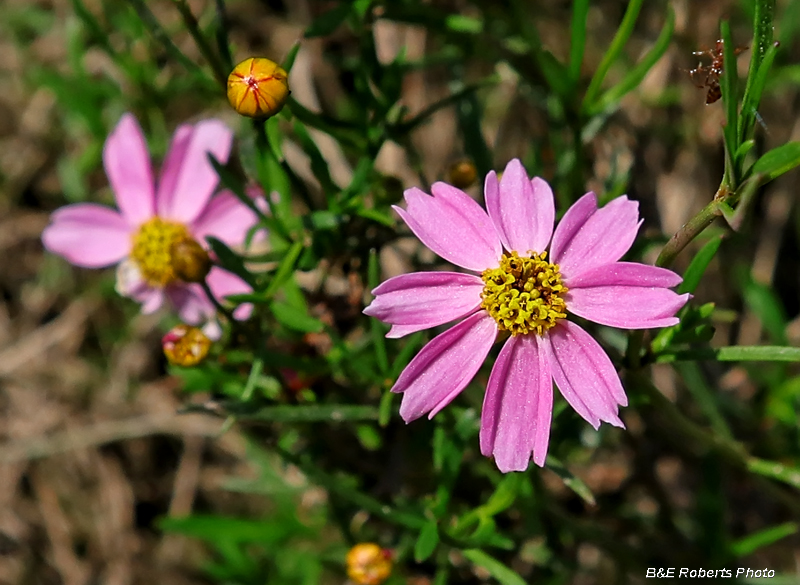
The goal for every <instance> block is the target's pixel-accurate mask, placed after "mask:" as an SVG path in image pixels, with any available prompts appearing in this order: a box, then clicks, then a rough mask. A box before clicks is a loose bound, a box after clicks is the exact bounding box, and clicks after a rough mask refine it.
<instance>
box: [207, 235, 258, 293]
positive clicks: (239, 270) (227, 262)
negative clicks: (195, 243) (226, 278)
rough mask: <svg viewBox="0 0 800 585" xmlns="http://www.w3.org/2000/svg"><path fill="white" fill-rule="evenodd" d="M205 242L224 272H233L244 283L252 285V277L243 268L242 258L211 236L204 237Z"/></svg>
mask: <svg viewBox="0 0 800 585" xmlns="http://www.w3.org/2000/svg"><path fill="white" fill-rule="evenodd" d="M206 242H208V245H209V246H210V247H211V250H213V252H214V254H216V256H217V258H219V264H220V266H222V267H223V268H225V270H228V271H229V272H233V273H234V274H235V275H236V276H239V277H240V278H242V279H243V280H244V281H245V282H248V283H250V284H252V281H253V275H252V274H250V271H249V270H247V268H245V265H244V261H243V260H242V257H241V256H239V255H238V254H237V253H236V252H234V251H233V250H231V249H230V248H229V247H228V246H227V244H225V242H222V241H221V240H218V239H217V238H214V237H212V236H206Z"/></svg>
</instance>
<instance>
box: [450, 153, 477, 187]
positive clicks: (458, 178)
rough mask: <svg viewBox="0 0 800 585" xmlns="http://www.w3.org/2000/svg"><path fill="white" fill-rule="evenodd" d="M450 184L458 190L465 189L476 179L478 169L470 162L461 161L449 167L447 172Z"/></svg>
mask: <svg viewBox="0 0 800 585" xmlns="http://www.w3.org/2000/svg"><path fill="white" fill-rule="evenodd" d="M447 174H448V179H449V182H450V184H451V185H452V186H453V187H458V188H459V189H466V188H467V187H469V186H470V185H472V183H474V182H475V179H477V178H478V169H476V168H475V165H474V164H473V163H472V161H471V160H468V159H462V160H460V161H458V162H455V163H453V164H452V165H450V169H449V170H448V172H447Z"/></svg>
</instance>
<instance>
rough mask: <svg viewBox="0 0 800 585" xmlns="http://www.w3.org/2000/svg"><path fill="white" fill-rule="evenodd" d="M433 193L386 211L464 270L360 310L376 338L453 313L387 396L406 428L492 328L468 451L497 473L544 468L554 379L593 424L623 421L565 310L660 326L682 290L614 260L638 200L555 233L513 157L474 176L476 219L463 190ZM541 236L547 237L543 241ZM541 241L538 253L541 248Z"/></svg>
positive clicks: (464, 368) (408, 286)
mask: <svg viewBox="0 0 800 585" xmlns="http://www.w3.org/2000/svg"><path fill="white" fill-rule="evenodd" d="M431 190H432V192H433V196H429V195H428V194H426V193H424V192H423V191H421V190H420V189H416V188H414V189H408V190H407V191H406V192H405V200H406V203H407V209H405V210H404V209H402V208H399V207H395V210H396V211H397V213H398V214H399V215H400V217H401V218H402V219H403V220H404V221H405V222H406V224H407V225H408V227H409V228H411V231H412V232H414V234H415V235H416V236H417V237H418V238H419V239H420V240H421V241H422V243H423V244H425V245H426V246H427V247H428V248H430V249H431V250H432V251H434V252H436V253H437V254H438V255H439V256H441V257H442V258H444V259H445V260H447V261H449V262H452V263H453V264H455V265H457V266H460V267H462V268H464V269H466V270H469V271H471V272H473V273H476V274H463V273H457V272H415V273H411V274H403V275H400V276H396V277H394V278H390V279H389V280H387V281H386V282H384V283H383V284H381V285H380V286H378V287H377V288H376V289H375V290H373V291H372V292H373V294H374V295H375V299H374V300H373V301H372V303H371V304H370V305H369V306H368V307H367V308H366V309H364V312H365V313H366V314H367V315H371V316H373V317H377V318H379V319H381V320H382V321H385V322H387V323H390V324H391V325H392V328H391V330H390V331H389V333H388V334H387V337H402V336H403V335H407V334H409V333H412V332H415V331H420V330H422V329H427V328H429V327H435V326H437V325H442V324H444V323H447V322H450V321H453V320H456V319H462V321H461V322H460V323H458V324H457V325H454V326H453V327H451V328H450V329H448V330H447V331H445V332H444V333H441V334H440V335H438V336H436V337H435V338H433V339H432V340H431V341H430V342H429V343H428V344H427V345H426V346H425V347H423V348H422V350H420V352H419V353H418V354H417V355H416V356H415V357H414V359H413V360H411V363H409V364H408V366H406V368H405V370H403V372H402V373H401V374H400V376H399V378H398V379H397V382H396V383H395V385H394V387H393V388H392V391H393V392H402V393H403V400H402V403H401V405H400V415H401V416H402V417H403V419H404V420H405V421H406V422H409V421H412V420H414V419H416V418H418V417H420V416H422V415H423V414H426V413H429V418H430V417H433V416H434V415H435V414H436V413H437V412H439V411H440V410H441V409H442V408H444V407H445V406H447V404H449V403H450V401H451V400H453V398H455V397H456V396H457V395H458V394H459V392H461V391H462V390H463V389H464V387H465V386H466V385H467V384H468V383H469V381H470V380H471V379H472V378H473V377H474V376H475V374H476V373H477V371H478V369H479V368H480V365H481V363H482V362H483V360H484V359H485V358H486V356H487V354H488V353H489V349H490V348H491V347H492V345H493V344H494V343H495V340H496V339H497V338H498V334H501V337H502V338H505V337H506V336H507V341H505V344H504V345H503V347H502V349H501V350H500V354H499V355H498V357H497V361H496V362H495V364H494V367H493V368H492V372H491V375H490V376H489V382H488V385H487V388H486V395H485V397H484V401H483V412H482V413H481V430H480V446H481V453H483V454H484V455H485V456H487V457H488V456H492V455H494V458H495V461H496V463H497V466H498V468H499V469H500V470H501V471H503V472H508V471H522V470H525V469H527V467H528V464H529V463H530V460H531V456H533V460H534V462H535V463H536V464H537V465H540V466H541V465H544V461H545V457H546V455H547V445H548V441H549V436H550V422H551V418H552V411H553V382H555V384H556V386H557V387H558V389H559V390H560V391H561V394H562V395H563V396H564V398H565V399H566V400H567V402H568V403H569V404H570V405H571V406H572V407H573V408H574V409H575V410H576V411H577V412H578V414H580V415H581V416H582V417H583V418H584V419H586V420H587V421H588V422H589V423H590V424H591V425H592V426H593V427H594V428H598V427H599V426H600V422H601V421H603V422H607V423H610V424H612V425H614V426H618V427H623V426H624V425H623V423H622V420H620V418H619V415H618V411H619V406H627V403H628V400H627V397H626V396H625V391H624V390H623V388H622V384H621V382H620V379H619V375H618V374H617V371H616V370H615V368H614V366H613V364H612V363H611V360H610V359H609V358H608V356H607V355H606V353H605V352H604V351H603V349H602V348H601V347H600V345H598V343H597V342H596V341H595V340H594V339H593V338H592V337H591V336H590V335H589V334H588V333H587V332H586V331H584V330H583V329H582V328H581V327H579V326H578V325H577V324H575V323H574V322H572V321H569V320H568V319H567V314H568V313H572V314H574V315H578V316H579V317H583V318H585V319H588V320H590V321H594V322H596V323H601V324H603V325H609V326H612V327H620V328H623V329H649V328H651V327H665V326H669V325H674V324H676V323H677V322H678V319H677V318H676V317H675V313H676V311H678V309H680V308H681V307H682V306H683V305H684V304H685V303H686V301H687V299H688V297H689V295H678V294H677V293H675V292H673V291H671V290H669V287H674V286H676V285H677V284H679V283H680V282H681V277H680V276H678V275H677V274H675V273H674V272H672V271H670V270H666V269H664V268H657V267H654V266H647V265H644V264H639V263H635V262H620V261H619V259H620V258H621V257H622V255H623V254H625V252H627V251H628V249H629V248H630V247H631V244H633V241H634V239H635V238H636V233H637V231H638V229H639V225H640V221H639V206H638V203H636V202H635V201H630V200H629V199H628V198H627V197H624V196H623V197H618V198H617V199H614V200H613V201H611V202H610V203H609V204H608V205H606V206H605V207H602V208H600V209H598V207H597V197H596V196H595V194H594V193H587V194H586V195H584V196H583V197H581V198H580V199H579V200H578V201H577V202H575V204H574V205H572V207H570V208H569V210H567V212H566V214H565V215H564V218H563V219H562V220H561V222H560V223H559V225H558V227H557V228H556V229H555V231H554V230H553V222H554V219H555V205H554V201H553V192H552V191H551V189H550V187H549V186H548V184H547V183H546V182H545V181H544V180H542V179H540V178H538V177H537V178H534V179H532V180H531V179H529V178H528V175H527V173H526V172H525V169H524V168H523V166H522V164H521V163H520V162H519V161H518V160H512V161H511V162H509V163H508V166H507V167H506V169H505V172H504V173H503V175H502V178H501V179H500V180H499V181H498V179H497V175H496V174H495V173H494V171H492V172H490V173H489V174H488V175H487V177H486V184H485V197H486V208H487V210H488V214H487V213H486V212H485V211H484V210H483V209H482V208H481V207H480V205H478V204H477V203H476V202H475V201H473V200H472V199H471V198H470V197H469V196H468V195H467V194H466V193H464V192H463V191H461V190H459V189H456V188H455V187H452V186H450V185H448V184H446V183H435V184H434V185H433V187H432V189H431ZM551 237H552V238H551ZM548 245H549V251H548Z"/></svg>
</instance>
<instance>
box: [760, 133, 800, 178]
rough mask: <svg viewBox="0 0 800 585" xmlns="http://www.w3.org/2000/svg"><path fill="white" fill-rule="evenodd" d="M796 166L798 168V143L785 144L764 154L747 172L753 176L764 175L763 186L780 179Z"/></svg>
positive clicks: (799, 160)
mask: <svg viewBox="0 0 800 585" xmlns="http://www.w3.org/2000/svg"><path fill="white" fill-rule="evenodd" d="M797 166H800V142H787V143H786V144H782V145H781V146H778V147H777V148H773V149H772V150H770V151H767V152H766V153H764V155H763V156H762V157H761V158H759V159H758V160H757V161H756V162H755V164H754V165H753V167H752V168H751V170H750V171H749V172H750V173H752V174H755V175H764V179H763V180H762V184H763V183H767V182H769V181H772V180H773V179H775V178H777V177H780V176H781V175H782V174H784V173H786V172H788V171H791V170H792V169H793V168H795V167H797Z"/></svg>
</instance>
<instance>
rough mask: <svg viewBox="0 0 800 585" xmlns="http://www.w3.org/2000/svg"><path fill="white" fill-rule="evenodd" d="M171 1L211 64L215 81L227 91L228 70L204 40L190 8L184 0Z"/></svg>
mask: <svg viewBox="0 0 800 585" xmlns="http://www.w3.org/2000/svg"><path fill="white" fill-rule="evenodd" d="M172 3H173V4H174V5H175V7H176V8H177V9H178V12H180V13H181V18H183V22H184V24H185V25H186V28H187V29H188V30H189V34H190V35H192V38H193V39H194V42H195V43H196V44H197V47H198V48H199V49H200V52H201V53H202V54H203V57H205V58H206V61H208V64H209V65H210V66H211V70H212V71H213V72H214V77H216V79H217V82H218V83H219V84H220V85H222V91H227V88H228V72H227V71H226V70H225V66H224V65H223V64H222V60H221V59H220V58H219V55H217V54H216V53H215V52H214V50H213V49H212V48H211V45H210V44H209V43H208V40H206V38H205V37H204V36H203V33H202V32H201V31H200V25H199V24H198V22H197V19H196V18H195V17H194V14H192V10H191V9H190V8H189V6H188V4H186V0H172Z"/></svg>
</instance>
